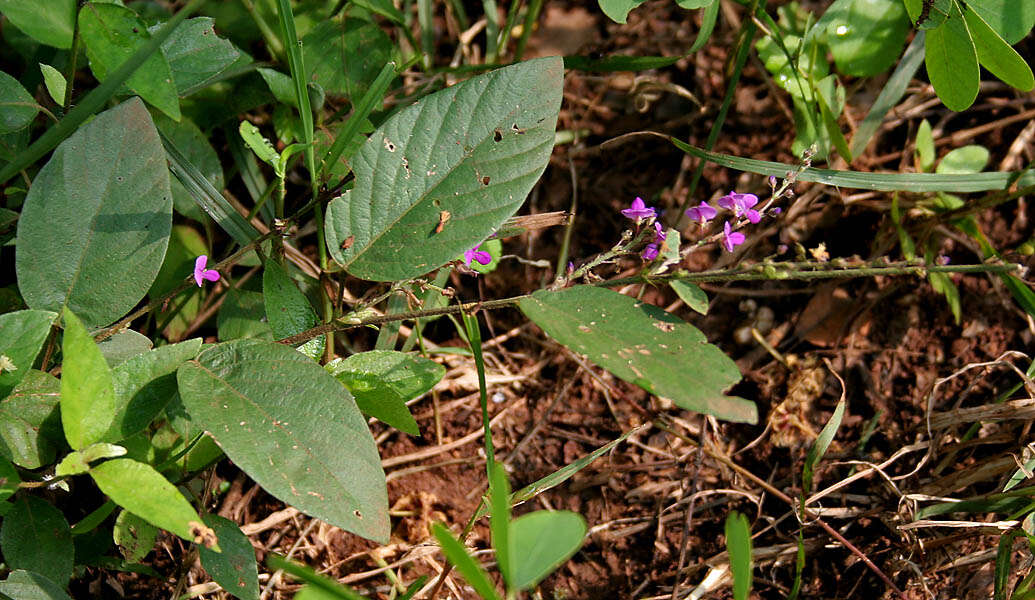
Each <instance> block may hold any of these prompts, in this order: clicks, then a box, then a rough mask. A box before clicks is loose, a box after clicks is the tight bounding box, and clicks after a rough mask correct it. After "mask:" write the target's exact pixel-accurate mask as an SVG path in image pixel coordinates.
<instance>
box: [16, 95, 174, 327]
mask: <svg viewBox="0 0 1035 600" xmlns="http://www.w3.org/2000/svg"><path fill="white" fill-rule="evenodd" d="M171 227H172V194H171V193H170V191H169V170H168V169H167V168H166V163H165V152H164V151H163V150H162V144H161V142H160V141H159V139H158V133H157V131H155V126H154V124H153V123H152V122H151V116H150V115H149V114H148V113H147V109H145V108H144V104H143V103H142V102H141V101H140V100H139V99H138V98H132V99H130V100H128V101H126V102H123V103H122V104H120V105H119V106H116V107H115V108H113V109H111V110H107V111H105V112H103V113H101V114H99V115H97V116H96V117H95V118H94V119H93V121H91V122H90V123H88V124H86V125H84V126H83V127H81V128H80V129H79V131H77V132H75V133H74V134H72V136H71V137H69V138H68V139H67V140H65V141H64V142H62V143H61V145H60V146H58V148H57V150H55V151H54V154H53V156H52V157H51V159H50V161H48V162H47V164H46V165H44V166H43V168H42V169H40V172H39V174H38V175H36V179H35V181H33V182H32V187H31V188H30V189H29V193H28V195H27V196H26V197H25V206H24V208H23V209H22V215H21V218H19V219H18V245H17V252H16V254H15V268H16V270H17V274H18V288H19V289H20V290H21V293H22V297H24V298H25V302H26V304H28V305H29V306H30V307H32V308H41V309H46V310H53V311H55V312H60V311H61V309H62V308H63V307H65V306H68V307H69V308H71V309H72V310H73V311H75V313H76V315H77V316H78V317H79V318H80V319H82V320H83V323H84V324H85V325H86V326H87V328H93V327H99V326H103V325H107V324H109V323H111V322H112V321H114V320H116V319H118V318H119V317H121V316H122V315H124V314H126V312H128V311H129V310H130V309H131V308H133V306H134V305H135V304H136V303H137V302H139V301H140V299H141V298H143V297H144V294H145V293H147V289H148V288H149V287H150V286H151V282H152V281H154V279H155V275H157V274H158V268H159V267H161V266H162V258H163V257H164V256H165V248H166V245H167V244H168V243H169V230H170V228H171Z"/></svg>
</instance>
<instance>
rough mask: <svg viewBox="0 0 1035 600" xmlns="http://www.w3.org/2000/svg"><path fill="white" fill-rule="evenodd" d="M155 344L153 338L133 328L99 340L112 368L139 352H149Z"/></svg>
mask: <svg viewBox="0 0 1035 600" xmlns="http://www.w3.org/2000/svg"><path fill="white" fill-rule="evenodd" d="M154 345H155V344H154V342H152V341H151V338H149V337H147V336H146V335H144V334H142V333H140V332H137V331H133V330H132V329H126V330H124V331H120V332H118V333H116V334H115V335H113V336H111V337H110V338H107V339H104V340H101V341H100V342H97V347H98V348H100V349H101V355H102V356H104V360H105V362H107V363H108V366H109V367H110V368H112V369H114V368H115V367H117V366H119V365H121V364H122V363H124V362H126V361H127V360H129V359H131V358H133V357H134V356H137V355H138V354H143V353H145V352H147V351H148V350H150V349H151V348H154Z"/></svg>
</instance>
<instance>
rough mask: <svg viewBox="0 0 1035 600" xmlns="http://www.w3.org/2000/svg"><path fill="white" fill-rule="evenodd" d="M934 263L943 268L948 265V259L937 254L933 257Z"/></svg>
mask: <svg viewBox="0 0 1035 600" xmlns="http://www.w3.org/2000/svg"><path fill="white" fill-rule="evenodd" d="M934 262H935V264H938V265H941V266H943V267H944V266H945V265H947V264H949V257H948V256H945V255H944V254H939V255H938V256H936V257H935V259H934Z"/></svg>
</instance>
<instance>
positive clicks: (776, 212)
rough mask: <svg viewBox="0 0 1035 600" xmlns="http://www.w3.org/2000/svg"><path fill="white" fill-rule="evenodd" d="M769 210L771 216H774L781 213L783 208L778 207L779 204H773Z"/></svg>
mask: <svg viewBox="0 0 1035 600" xmlns="http://www.w3.org/2000/svg"><path fill="white" fill-rule="evenodd" d="M769 212H771V213H773V216H774V217H775V216H776V215H778V214H780V213H782V212H783V209H782V208H780V207H779V206H774V207H773V208H772V209H770V211H769Z"/></svg>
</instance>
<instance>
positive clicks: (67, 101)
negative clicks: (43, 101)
mask: <svg viewBox="0 0 1035 600" xmlns="http://www.w3.org/2000/svg"><path fill="white" fill-rule="evenodd" d="M85 3H86V2H85V0H84V1H80V2H77V3H76V8H75V23H73V25H72V50H71V54H70V55H69V57H68V71H67V73H66V75H65V98H64V102H62V103H61V109H62V112H65V113H67V112H68V108H69V107H70V106H72V88H73V87H75V70H76V66H77V65H76V61H77V59H78V58H79V46H80V44H82V40H81V39H80V37H79V9H80V8H82V5H83V4H85Z"/></svg>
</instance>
